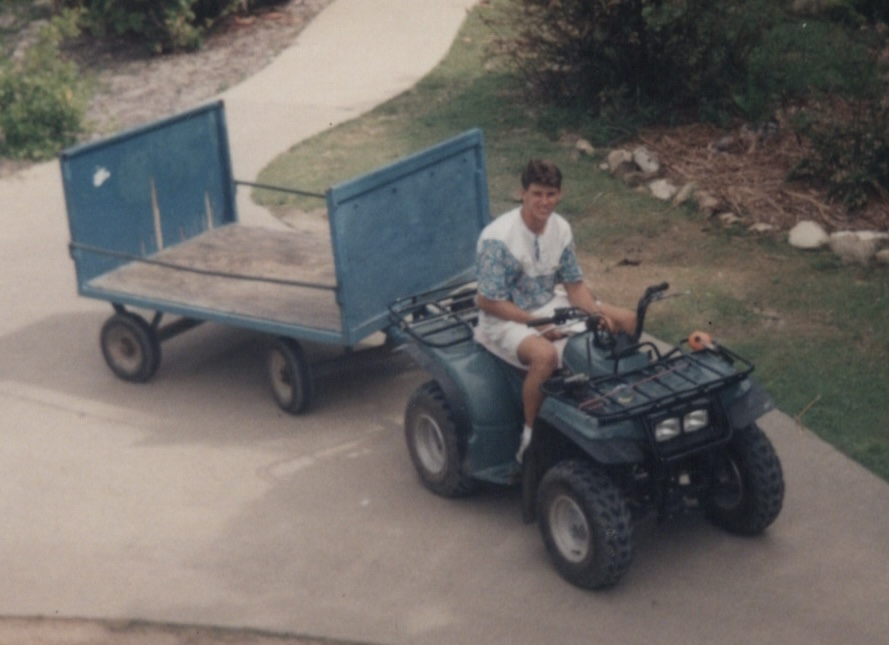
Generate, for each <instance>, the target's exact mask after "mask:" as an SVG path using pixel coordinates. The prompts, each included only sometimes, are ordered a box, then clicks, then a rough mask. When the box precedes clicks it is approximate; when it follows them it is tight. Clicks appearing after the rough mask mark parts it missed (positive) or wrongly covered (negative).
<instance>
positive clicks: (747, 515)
mask: <svg viewBox="0 0 889 645" xmlns="http://www.w3.org/2000/svg"><path fill="white" fill-rule="evenodd" d="M702 501H703V507H704V511H705V513H706V514H707V516H708V517H709V519H710V521H711V522H713V524H714V525H716V526H718V527H719V528H721V529H725V530H726V531H729V532H730V533H734V534H736V535H757V534H759V533H762V532H763V531H764V530H765V529H766V527H768V526H769V525H770V524H771V523H772V522H774V521H775V518H777V517H778V514H779V513H780V512H781V507H782V505H783V502H784V475H783V472H782V470H781V462H780V461H779V459H778V455H777V454H776V453H775V449H774V447H773V446H772V443H771V441H769V438H768V437H767V436H766V434H765V433H764V432H763V431H762V430H760V428H759V426H757V425H756V424H755V423H754V424H751V425H749V426H747V427H746V428H743V429H741V430H736V431H735V433H734V435H733V436H732V440H731V441H730V442H729V443H728V445H727V446H726V448H725V452H724V454H723V455H722V457H721V458H720V459H719V461H718V462H717V463H716V466H715V468H714V471H713V474H712V484H711V486H710V490H709V491H708V492H707V494H706V495H705V496H704V498H703V500H702Z"/></svg>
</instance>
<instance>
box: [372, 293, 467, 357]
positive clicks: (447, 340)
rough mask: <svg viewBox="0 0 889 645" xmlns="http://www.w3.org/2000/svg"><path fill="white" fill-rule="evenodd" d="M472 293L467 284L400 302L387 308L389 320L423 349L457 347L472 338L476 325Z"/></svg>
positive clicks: (403, 299) (404, 299)
mask: <svg viewBox="0 0 889 645" xmlns="http://www.w3.org/2000/svg"><path fill="white" fill-rule="evenodd" d="M475 293H476V290H475V287H474V286H472V283H468V282H467V283H463V284H458V285H456V286H450V287H443V288H441V289H434V290H432V291H427V292H425V293H420V294H417V295H414V296H409V297H407V298H401V299H399V300H396V301H395V302H394V303H392V304H391V305H389V320H390V322H391V323H392V324H393V325H394V326H395V327H397V328H398V329H399V330H401V331H402V332H404V333H406V334H407V335H408V336H410V337H411V338H413V339H414V340H416V341H417V342H419V343H422V344H424V345H428V346H430V347H450V346H452V345H457V344H458V343H463V342H466V341H468V340H471V339H472V337H473V334H474V332H473V329H474V328H475V325H476V323H477V322H478V305H476V303H475Z"/></svg>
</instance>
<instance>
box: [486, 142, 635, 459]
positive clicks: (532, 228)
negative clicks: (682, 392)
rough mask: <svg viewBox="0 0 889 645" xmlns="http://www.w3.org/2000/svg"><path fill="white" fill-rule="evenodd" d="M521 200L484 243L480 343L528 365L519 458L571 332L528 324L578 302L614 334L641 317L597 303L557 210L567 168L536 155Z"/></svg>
mask: <svg viewBox="0 0 889 645" xmlns="http://www.w3.org/2000/svg"><path fill="white" fill-rule="evenodd" d="M521 184H522V191H521V198H522V205H521V206H520V207H519V208H516V209H514V210H512V211H510V212H508V213H506V214H504V215H502V216H500V217H498V218H497V219H495V220H494V221H493V222H491V223H490V224H489V225H488V226H486V227H485V229H484V230H483V231H482V234H481V236H480V238H479V241H478V248H477V256H476V260H477V264H476V269H477V274H478V275H477V277H478V296H477V301H478V306H479V309H480V310H481V312H480V315H479V325H478V340H479V342H481V343H482V344H483V345H484V346H485V347H487V348H488V349H489V350H490V351H491V352H492V353H494V354H495V355H497V356H500V357H501V358H503V359H504V360H506V361H508V362H510V363H512V364H514V365H517V366H520V367H523V368H525V369H527V375H526V376H525V382H524V384H523V387H522V399H523V404H524V405H523V407H524V420H525V427H524V430H523V432H522V440H521V444H520V447H519V451H518V453H517V454H516V459H517V460H518V461H519V462H521V461H522V455H523V454H524V451H525V449H526V448H527V447H528V444H529V443H530V441H531V433H532V428H533V427H534V420H535V419H536V418H537V414H538V412H540V407H541V405H543V394H542V392H541V390H540V387H541V385H543V382H544V381H545V380H546V379H547V378H549V377H550V376H551V375H552V373H553V372H554V371H555V370H556V368H557V367H558V366H559V363H560V360H561V349H562V347H563V346H564V341H563V342H561V343H558V341H560V340H561V339H563V338H564V334H563V333H562V332H560V331H559V330H558V329H554V328H549V329H543V330H539V329H534V328H532V327H528V325H527V323H528V321H530V320H533V319H534V318H539V317H542V316H546V315H551V314H552V313H553V311H554V309H555V308H556V307H563V306H569V305H573V306H575V307H579V308H581V309H583V310H585V311H587V312H588V313H590V314H598V315H600V316H602V317H603V319H604V321H605V324H606V325H608V327H609V328H610V329H611V330H613V331H618V330H621V331H625V332H628V333H633V332H634V331H635V329H636V314H635V313H634V312H632V311H630V310H628V309H623V308H620V307H615V306H612V305H607V304H605V303H603V302H601V301H600V300H598V299H597V298H596V297H595V296H594V295H593V294H592V292H591V291H590V290H589V289H588V288H587V286H586V285H585V284H584V282H583V275H582V274H581V271H580V267H579V266H578V263H577V256H576V255H575V252H574V238H573V235H572V233H571V226H570V224H568V222H567V221H566V220H565V219H564V218H563V217H562V216H560V215H559V214H558V213H556V212H555V208H556V206H557V205H558V203H559V200H560V199H561V197H562V173H561V171H560V170H559V168H558V167H557V166H556V165H555V164H553V163H551V162H548V161H544V160H539V159H532V160H531V161H530V162H529V163H528V165H527V166H526V167H525V170H524V171H523V172H522V176H521Z"/></svg>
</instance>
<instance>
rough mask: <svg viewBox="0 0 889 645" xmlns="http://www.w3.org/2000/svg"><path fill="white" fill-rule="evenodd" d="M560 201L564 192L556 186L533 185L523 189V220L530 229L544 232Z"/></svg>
mask: <svg viewBox="0 0 889 645" xmlns="http://www.w3.org/2000/svg"><path fill="white" fill-rule="evenodd" d="M560 199H562V191H561V190H559V189H558V188H555V187H554V186H544V185H543V184H531V185H530V186H528V188H523V189H522V219H523V220H524V221H525V224H527V226H528V228H530V229H531V230H532V231H533V232H535V233H540V232H542V231H543V229H544V228H545V227H546V222H547V220H548V219H549V216H550V215H552V214H553V211H554V210H555V209H556V206H557V205H558V204H559V200H560Z"/></svg>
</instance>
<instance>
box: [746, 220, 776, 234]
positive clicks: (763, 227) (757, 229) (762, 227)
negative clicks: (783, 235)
mask: <svg viewBox="0 0 889 645" xmlns="http://www.w3.org/2000/svg"><path fill="white" fill-rule="evenodd" d="M749 230H750V232H751V233H757V234H759V235H763V234H765V233H771V232H772V231H774V230H775V227H774V226H772V225H771V224H766V223H765V222H756V223H755V224H753V225H752V226H751V227H750V229H749Z"/></svg>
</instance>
